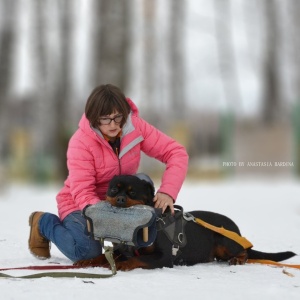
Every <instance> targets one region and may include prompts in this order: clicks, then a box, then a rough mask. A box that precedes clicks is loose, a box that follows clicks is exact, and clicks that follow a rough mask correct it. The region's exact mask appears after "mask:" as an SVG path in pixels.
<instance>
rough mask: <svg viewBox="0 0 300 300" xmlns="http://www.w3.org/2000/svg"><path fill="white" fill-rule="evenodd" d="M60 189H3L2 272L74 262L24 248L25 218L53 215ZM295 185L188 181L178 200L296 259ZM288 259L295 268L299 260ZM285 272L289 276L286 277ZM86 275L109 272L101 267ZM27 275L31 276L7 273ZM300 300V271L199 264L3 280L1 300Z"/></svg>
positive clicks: (299, 215) (299, 241) (299, 244)
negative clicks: (213, 214)
mask: <svg viewBox="0 0 300 300" xmlns="http://www.w3.org/2000/svg"><path fill="white" fill-rule="evenodd" d="M58 189H59V188H58V187H41V186H40V187H36V186H16V185H14V186H8V187H6V188H5V189H4V190H2V191H1V192H0V211H1V218H0V228H1V231H0V254H1V255H0V268H5V267H17V266H27V265H44V264H50V263H51V264H53V263H59V264H71V262H70V261H69V260H68V259H66V258H65V257H64V256H63V255H62V254H61V253H60V252H59V251H58V250H57V249H56V247H55V246H53V245H52V249H51V254H52V258H51V259H49V260H47V261H40V260H37V259H35V258H34V257H32V256H31V254H30V253H29V251H28V249H27V239H28V234H29V226H28V216H29V214H30V213H31V212H32V211H34V210H42V211H49V212H53V213H56V204H55V195H56V193H57V191H58ZM299 198H300V183H298V182H294V181H272V182H271V181H269V182H266V181H263V182H253V181H252V182H239V181H230V182H217V183H199V184H196V183H195V182H186V183H185V184H184V186H183V188H182V191H181V193H180V195H179V198H178V200H177V204H179V205H182V206H183V207H184V208H185V210H186V211H188V210H194V209H201V210H211V211H215V212H218V213H222V214H225V215H227V216H229V217H231V218H232V219H233V220H234V221H235V222H236V223H237V224H238V226H239V227H240V229H241V232H242V234H243V236H245V237H246V238H247V239H248V240H250V241H251V242H252V243H253V245H254V249H257V250H261V251H270V252H271V251H273V252H277V251H285V250H290V251H294V252H295V253H298V254H300V234H299V229H300V199H299ZM286 262H289V263H294V264H300V257H299V256H296V257H294V258H292V259H290V260H288V261H286ZM284 271H286V272H284ZM84 272H93V273H107V274H109V271H107V270H106V269H102V268H95V269H86V270H84ZM6 273H7V274H10V275H15V276H17V275H27V274H31V273H33V271H7V272H6ZM122 297H125V299H130V300H141V299H144V300H147V299H189V298H190V297H193V298H194V299H202V300H206V299H210V300H211V299H213V300H214V299H223V300H226V299H230V300H234V299H239V300H240V299H243V300H247V299H255V300H256V299H264V300H265V299H272V300H276V299H280V300H281V299H289V300H292V299H300V270H297V269H291V268H284V269H283V268H275V267H270V266H265V265H253V264H248V265H244V266H228V265H227V264H225V263H208V264H199V265H196V266H193V267H174V268H173V269H169V268H164V269H156V270H141V269H138V270H134V271H130V272H118V273H117V275H116V276H114V277H112V278H108V279H86V280H84V279H79V278H65V279H55V278H41V279H0V299H1V300H8V299H18V300H22V299H26V300H27V299H28V300H29V299H30V300H35V299H43V300H47V299H55V300H59V299H64V300H68V299H72V300H77V299H78V300H79V299H80V300H82V299H104V298H105V299H120V298H122Z"/></svg>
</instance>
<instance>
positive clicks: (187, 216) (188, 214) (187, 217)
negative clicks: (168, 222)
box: [183, 212, 196, 222]
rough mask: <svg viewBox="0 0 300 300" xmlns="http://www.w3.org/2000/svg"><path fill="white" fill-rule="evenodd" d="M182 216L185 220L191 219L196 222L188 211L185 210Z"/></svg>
mask: <svg viewBox="0 0 300 300" xmlns="http://www.w3.org/2000/svg"><path fill="white" fill-rule="evenodd" d="M183 218H184V219H185V220H186V221H188V222H189V221H193V222H196V221H195V217H194V216H193V215H192V214H190V213H189V212H185V213H183Z"/></svg>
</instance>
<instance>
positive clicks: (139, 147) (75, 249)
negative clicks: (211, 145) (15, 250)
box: [29, 84, 188, 262]
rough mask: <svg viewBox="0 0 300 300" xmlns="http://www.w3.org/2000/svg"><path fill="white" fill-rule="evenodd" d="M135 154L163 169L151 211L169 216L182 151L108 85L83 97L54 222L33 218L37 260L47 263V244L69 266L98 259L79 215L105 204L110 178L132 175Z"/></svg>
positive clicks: (183, 164)
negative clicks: (146, 157)
mask: <svg viewBox="0 0 300 300" xmlns="http://www.w3.org/2000/svg"><path fill="white" fill-rule="evenodd" d="M141 152H144V153H145V154H146V155H148V156H150V157H153V158H155V159H157V160H159V161H161V162H162V163H165V164H166V170H165V172H164V174H163V177H162V182H161V186H160V187H159V189H158V191H157V193H156V195H155V197H154V202H155V207H157V208H162V210H163V211H164V210H165V209H166V208H167V207H169V208H170V210H171V212H172V213H174V207H173V204H174V201H175V200H176V197H177V195H178V193H179V190H180V188H181V186H182V184H183V181H184V179H185V176H186V172H187V166H188V155H187V153H186V150H185V149H184V147H183V146H181V145H180V144H178V143H177V142H176V141H174V140H173V139H171V138H170V137H168V136H167V135H165V134H164V133H162V132H160V131H159V130H157V129H156V128H155V127H153V126H152V125H150V124H149V123H147V122H146V121H144V120H143V119H142V118H140V117H139V114H138V109H137V107H136V106H135V104H134V103H133V102H132V101H131V100H130V99H129V98H126V97H125V96H124V94H123V93H122V91H121V90H120V89H119V88H117V87H116V86H113V85H111V84H107V85H100V86H98V87H96V88H95V89H94V90H93V91H92V93H91V95H90V96H89V98H88V100H87V103H86V107H85V114H84V115H83V116H82V118H81V120H80V122H79V128H78V130H77V131H76V132H75V133H74V135H73V136H72V137H71V139H70V142H69V146H68V151H67V166H68V170H69V175H68V178H67V179H66V181H65V183H64V187H63V188H62V189H61V191H60V192H59V193H58V195H57V197H56V200H57V207H58V215H59V217H58V216H56V215H54V214H50V213H43V212H34V213H32V214H31V216H30V218H29V225H30V227H31V230H30V237H29V249H30V251H31V253H32V254H33V255H35V256H36V257H38V258H40V259H46V258H49V257H50V241H51V242H53V243H54V244H55V245H56V246H57V248H58V249H59V250H60V251H61V252H62V253H63V254H64V255H65V256H67V257H68V258H69V259H70V260H72V261H74V262H75V261H78V260H82V259H90V258H94V257H97V256H99V255H100V254H101V252H102V249H101V245H100V243H99V242H98V241H96V240H93V239H92V238H91V237H90V236H89V235H88V233H87V229H86V220H85V219H84V217H83V216H82V215H81V211H82V210H83V208H84V207H85V206H86V205H88V204H95V203H97V202H98V201H101V200H104V199H105V193H106V190H107V188H108V183H109V181H110V180H111V179H112V177H113V176H114V175H120V174H130V175H132V174H136V173H137V171H138V168H139V164H140V157H141Z"/></svg>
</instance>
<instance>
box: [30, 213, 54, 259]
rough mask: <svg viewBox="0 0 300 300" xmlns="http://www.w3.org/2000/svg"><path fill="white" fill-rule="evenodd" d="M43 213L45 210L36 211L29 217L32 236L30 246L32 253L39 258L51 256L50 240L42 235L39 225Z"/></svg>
mask: <svg viewBox="0 0 300 300" xmlns="http://www.w3.org/2000/svg"><path fill="white" fill-rule="evenodd" d="M43 214H44V213H43V212H40V211H35V212H33V213H32V214H31V215H30V217H29V226H30V236H29V240H28V246H29V250H30V252H31V254H33V255H34V256H36V257H37V258H39V259H46V258H50V241H48V240H47V239H46V238H44V237H43V236H42V235H41V233H40V230H39V226H38V223H39V220H40V218H41V216H42V215H43Z"/></svg>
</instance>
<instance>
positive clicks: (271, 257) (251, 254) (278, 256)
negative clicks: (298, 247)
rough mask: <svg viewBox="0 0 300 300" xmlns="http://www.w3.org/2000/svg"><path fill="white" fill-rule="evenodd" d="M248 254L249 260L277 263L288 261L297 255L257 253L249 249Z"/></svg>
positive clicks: (288, 253)
mask: <svg viewBox="0 0 300 300" xmlns="http://www.w3.org/2000/svg"><path fill="white" fill-rule="evenodd" d="M247 253H248V258H249V259H266V260H273V261H276V262H277V261H282V260H286V259H289V258H291V257H293V256H295V255H297V254H296V253H294V252H291V251H285V252H277V253H267V252H261V251H256V250H253V249H248V250H247Z"/></svg>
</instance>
